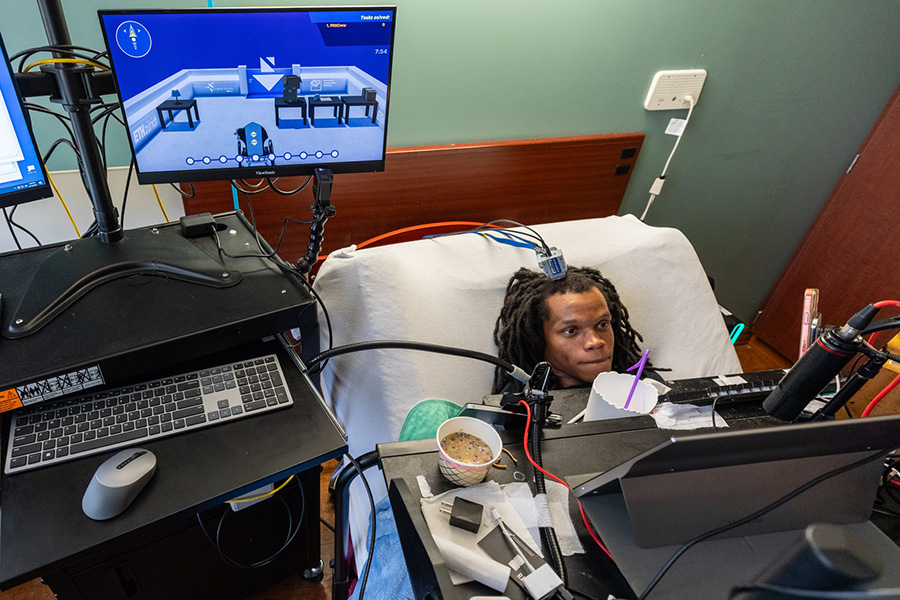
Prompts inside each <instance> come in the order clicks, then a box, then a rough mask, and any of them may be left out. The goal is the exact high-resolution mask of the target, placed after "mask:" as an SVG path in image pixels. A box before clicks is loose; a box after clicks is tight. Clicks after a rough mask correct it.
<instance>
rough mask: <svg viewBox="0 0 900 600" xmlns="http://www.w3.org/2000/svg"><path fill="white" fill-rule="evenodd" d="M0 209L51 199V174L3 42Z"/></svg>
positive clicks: (0, 73)
mask: <svg viewBox="0 0 900 600" xmlns="http://www.w3.org/2000/svg"><path fill="white" fill-rule="evenodd" d="M0 49H2V51H3V66H2V67H0V207H3V208H6V207H8V206H14V205H16V204H19V203H21V202H28V201H29V200H39V199H41V198H49V197H50V196H52V195H53V190H51V189H50V184H49V179H48V178H47V172H46V171H45V170H44V164H43V163H42V162H41V155H40V153H39V152H38V149H37V144H36V143H35V142H34V135H33V134H32V132H31V122H30V121H29V119H28V115H27V114H26V112H25V108H24V107H23V106H22V100H21V98H20V97H19V93H18V89H17V88H16V83H15V78H14V76H13V72H12V67H11V66H10V64H9V56H8V55H7V54H6V46H4V45H3V39H2V38H0Z"/></svg>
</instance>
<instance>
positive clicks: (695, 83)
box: [644, 69, 706, 110]
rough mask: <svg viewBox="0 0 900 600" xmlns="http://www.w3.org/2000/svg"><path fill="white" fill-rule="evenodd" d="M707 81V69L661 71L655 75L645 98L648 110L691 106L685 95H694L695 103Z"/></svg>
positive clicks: (645, 105)
mask: <svg viewBox="0 0 900 600" xmlns="http://www.w3.org/2000/svg"><path fill="white" fill-rule="evenodd" d="M705 81H706V69H685V70H681V71H659V72H658V73H657V74H656V75H654V76H653V81H652V82H651V83H650V91H649V92H648V93H647V99H646V100H644V108H646V109H647V110H679V109H683V108H690V103H689V102H687V101H686V100H685V99H684V97H685V95H687V94H690V95H691V96H693V97H694V105H695V106H696V104H697V102H698V101H699V100H700V90H702V89H703V82H705Z"/></svg>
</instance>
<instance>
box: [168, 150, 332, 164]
mask: <svg viewBox="0 0 900 600" xmlns="http://www.w3.org/2000/svg"><path fill="white" fill-rule="evenodd" d="M327 155H328V156H330V157H331V158H337V157H338V156H339V155H340V153H339V152H338V151H337V150H332V151H331V152H328V153H327ZM296 156H297V158H299V159H300V160H306V159H307V158H309V157H310V156H314V157H316V158H324V157H325V156H326V153H325V152H322V151H321V150H317V151H316V152H315V153H313V154H309V153H307V152H301V153H300V154H297V155H296ZM276 158H283V159H284V160H291V159H292V158H294V155H293V154H291V153H290V152H285V153H284V154H282V155H281V156H280V157H279V156H277V155H276V154H274V153H269V154H266V155H261V154H253V155H251V156H250V157H249V158H248V157H246V156H242V155H240V154H238V155H237V156H235V157H234V158H233V159H229V158H228V157H227V156H225V155H224V154H223V155H222V156H220V157H219V158H218V159H213V158H210V157H209V156H204V157H203V158H194V157H192V156H189V157H187V158H186V159H185V160H184V162H186V163H187V164H189V165H193V164H196V163H201V162H202V163H203V164H205V165H208V164H211V163H212V162H214V161H215V160H218V161H219V162H220V163H222V164H223V165H224V164H225V163H227V162H228V161H229V160H235V161H237V162H238V164H240V163H242V162H244V161H245V160H250V161H254V162H256V161H260V160H263V159H268V160H275V159H276Z"/></svg>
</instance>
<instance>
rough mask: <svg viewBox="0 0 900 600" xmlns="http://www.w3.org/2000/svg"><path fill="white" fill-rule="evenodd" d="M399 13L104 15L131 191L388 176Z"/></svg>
mask: <svg viewBox="0 0 900 600" xmlns="http://www.w3.org/2000/svg"><path fill="white" fill-rule="evenodd" d="M395 12H396V8H395V7H390V6H383V7H338V6H336V7H328V8H252V9H251V8H245V9H237V8H221V9H220V8H216V9H197V10H140V11H138V10H133V11H125V10H101V11H99V15H100V22H101V29H102V31H103V35H104V39H105V41H106V46H107V48H108V49H109V59H110V63H111V65H112V70H113V74H114V77H115V80H116V84H117V87H118V93H119V99H120V100H121V102H122V105H123V108H124V112H125V121H126V124H127V131H128V138H129V141H130V143H131V147H132V150H133V152H134V156H135V160H136V169H137V177H138V181H140V182H141V183H143V184H148V183H161V182H181V181H200V180H223V179H245V178H246V179H256V178H259V177H281V176H291V175H309V174H312V173H313V172H314V169H316V168H327V169H330V170H331V171H332V172H334V173H346V172H364V171H381V170H384V158H385V151H386V147H387V121H388V103H389V98H390V78H391V58H392V55H393V39H394V17H395ZM286 84H287V85H286Z"/></svg>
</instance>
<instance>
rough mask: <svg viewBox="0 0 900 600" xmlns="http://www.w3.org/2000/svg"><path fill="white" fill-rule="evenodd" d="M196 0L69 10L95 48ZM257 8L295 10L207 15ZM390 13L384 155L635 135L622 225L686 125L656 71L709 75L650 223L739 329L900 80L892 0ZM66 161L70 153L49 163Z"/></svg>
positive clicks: (565, 2) (28, 32)
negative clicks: (665, 233) (684, 247)
mask: <svg viewBox="0 0 900 600" xmlns="http://www.w3.org/2000/svg"><path fill="white" fill-rule="evenodd" d="M331 3H332V4H357V3H355V2H331ZM205 4H206V3H205V2H203V1H202V0H196V1H194V2H181V3H179V2H175V1H173V0H143V1H140V2H137V1H129V2H121V1H120V2H118V3H114V2H109V1H108V0H106V1H102V2H101V1H98V0H78V1H75V0H63V5H64V8H65V10H66V16H67V18H68V21H69V27H70V30H71V33H72V38H73V41H74V43H76V44H83V45H88V46H93V47H99V46H100V45H101V43H102V42H101V37H100V32H99V25H98V21H97V17H96V10H97V9H98V8H129V7H134V8H148V7H185V6H205ZM253 4H258V5H272V4H279V5H286V4H289V3H286V2H273V1H272V0H266V1H265V2H247V1H244V2H218V3H217V5H219V6H243V5H253ZM396 4H397V5H398V19H397V44H396V51H395V56H394V73H393V81H392V85H393V89H392V97H391V115H390V126H389V132H390V133H389V136H390V137H389V145H390V146H391V147H403V146H417V145H430V144H444V143H455V142H475V141H485V140H504V139H517V138H537V137H549V136H564V135H580V134H592V133H612V132H628V131H642V132H644V133H645V134H646V135H647V139H646V142H645V144H644V149H643V151H642V153H641V157H640V159H639V161H638V165H637V168H636V170H635V172H634V175H633V178H632V181H631V185H630V188H629V191H628V193H627V195H626V197H625V201H624V203H623V205H622V213H636V214H638V215H639V214H640V213H641V212H642V211H643V207H644V204H645V203H646V201H647V197H648V194H647V190H648V189H649V187H650V184H651V183H652V182H653V179H654V178H655V177H656V175H658V173H659V171H660V170H661V169H662V166H663V164H664V163H665V160H666V157H667V155H668V153H669V151H670V149H671V147H672V145H673V143H674V141H675V138H673V137H671V136H667V135H665V134H664V133H663V131H664V129H665V127H666V124H667V123H668V121H669V119H670V118H672V117H676V116H678V117H683V116H684V114H685V111H666V112H647V111H645V110H644V109H643V107H642V103H643V99H644V97H645V95H646V93H647V88H648V86H649V84H650V80H651V78H652V77H653V74H654V73H655V72H656V71H658V70H661V69H681V68H705V69H707V70H708V71H709V78H708V79H707V82H706V86H705V88H704V90H703V94H702V97H701V99H700V102H699V105H698V106H697V108H696V110H695V111H694V116H693V117H692V120H691V123H690V125H689V126H688V129H687V131H686V133H685V136H684V139H683V140H682V143H681V145H680V147H679V149H678V154H677V155H676V156H675V158H674V160H673V161H672V164H671V166H670V168H669V178H668V181H667V184H666V186H665V190H664V191H663V193H662V195H660V197H659V198H658V199H657V200H656V202H655V204H654V206H653V208H651V210H650V213H649V215H648V217H647V222H648V223H651V224H653V225H662V226H671V227H676V228H678V229H681V230H682V231H683V232H684V233H685V234H686V235H687V236H688V238H689V239H690V240H691V242H692V243H693V244H694V246H695V248H696V249H697V252H698V254H699V255H700V258H701V260H702V261H703V263H704V266H705V267H706V269H707V271H708V272H709V274H710V275H711V276H713V277H714V278H715V279H716V283H717V290H716V291H717V295H718V296H719V299H720V301H721V302H722V304H724V305H725V306H728V307H729V308H731V309H732V310H733V311H734V312H735V313H737V314H738V315H739V316H740V317H742V318H744V319H745V320H749V319H752V317H753V316H754V314H755V312H756V310H757V308H758V307H759V305H760V303H761V302H762V301H763V299H764V298H765V296H766V294H767V292H768V290H769V288H770V287H771V286H772V284H773V283H774V282H775V280H776V279H777V277H778V275H779V274H780V272H781V270H782V269H783V268H784V265H785V264H786V263H787V261H788V259H789V258H790V256H791V253H792V252H793V251H794V249H795V247H796V246H797V244H798V243H799V241H800V239H801V238H802V236H803V234H804V232H805V231H806V229H807V228H808V227H809V224H810V223H811V222H812V220H813V218H814V217H815V215H816V214H817V213H818V211H819V209H820V208H821V206H822V204H823V203H824V202H825V200H826V198H827V197H828V194H829V193H830V191H831V190H832V188H833V187H834V185H835V183H836V182H837V180H838V178H839V177H840V175H841V173H842V172H843V171H844V170H845V169H846V167H847V166H848V165H849V163H850V161H851V160H852V159H853V156H854V154H855V150H856V149H857V147H858V146H859V144H860V142H862V140H863V138H864V137H865V135H866V133H867V132H868V131H869V129H870V128H871V126H872V124H873V123H874V122H875V119H876V118H877V117H878V115H879V113H880V112H881V109H882V108H883V107H884V104H885V102H886V101H887V100H888V98H889V97H890V94H891V93H892V92H893V90H894V89H895V88H896V87H897V85H898V83H900V69H898V67H900V3H898V2H896V0H744V1H743V2H728V1H723V0H672V1H664V0H577V1H576V0H557V1H556V2H553V3H550V2H546V1H544V2H537V1H535V0H443V1H440V2H439V1H436V0H397V2H396ZM0 14H4V15H14V16H15V20H12V19H9V18H7V19H4V22H3V23H2V25H0V29H2V33H3V36H4V38H5V39H6V43H7V47H8V48H9V50H10V51H11V52H15V51H17V50H20V49H22V48H25V47H29V46H34V45H39V44H42V43H45V38H44V36H43V29H42V27H41V24H40V19H39V15H38V10H37V6H36V4H34V3H33V2H30V1H27V0H0ZM36 121H38V123H37V125H36V128H37V130H38V135H39V142H40V143H41V144H42V145H43V146H46V145H47V144H49V143H50V141H52V140H53V139H55V138H56V137H58V136H59V128H58V127H59V126H58V125H56V124H55V123H52V122H51V121H50V120H49V119H48V118H44V117H42V116H38V117H36ZM111 134H112V135H114V137H115V138H116V139H115V140H112V141H111V142H110V149H111V150H110V153H111V156H112V157H113V158H112V159H111V163H112V164H118V165H123V164H127V161H128V150H127V143H126V141H125V137H124V135H123V134H122V131H121V129H120V128H115V129H111ZM57 161H58V162H57ZM72 166H73V161H72V160H71V158H70V157H64V156H63V154H62V152H60V155H59V158H58V159H57V158H56V157H55V156H54V158H53V160H52V161H51V165H50V167H51V168H52V169H62V168H72ZM464 216H465V215H460V217H464ZM826 259H827V257H826ZM660 293H665V290H660ZM686 327H687V324H686Z"/></svg>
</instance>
